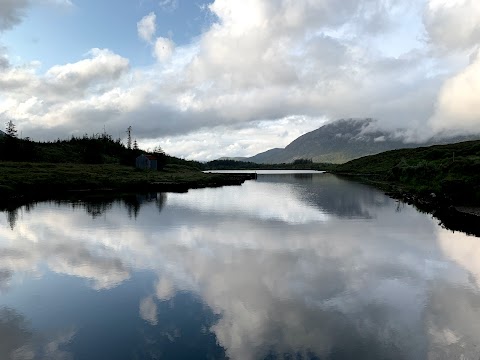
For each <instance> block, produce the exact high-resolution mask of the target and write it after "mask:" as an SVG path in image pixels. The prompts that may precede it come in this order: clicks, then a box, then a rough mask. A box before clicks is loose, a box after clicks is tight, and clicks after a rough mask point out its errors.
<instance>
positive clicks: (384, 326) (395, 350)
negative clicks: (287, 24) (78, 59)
mask: <svg viewBox="0 0 480 360" xmlns="http://www.w3.org/2000/svg"><path fill="white" fill-rule="evenodd" d="M297 180H298V179H297ZM297 180H295V181H294V180H292V179H288V178H287V179H285V178H284V181H283V182H282V180H281V178H278V179H269V180H265V181H259V182H251V183H248V184H246V186H242V187H230V188H222V189H204V190H195V191H191V192H189V193H187V194H168V195H167V197H166V201H165V197H163V200H162V211H161V213H159V212H158V207H157V204H156V203H155V202H148V201H147V202H139V209H137V210H138V212H137V214H138V217H137V218H136V219H135V218H134V217H130V216H129V212H128V211H125V209H127V208H126V207H125V206H124V205H123V204H122V203H118V202H116V203H114V204H112V205H111V206H109V207H105V209H106V210H105V213H104V214H103V216H101V217H98V216H97V217H95V218H94V219H93V220H92V217H91V214H89V213H87V212H82V211H79V209H78V207H77V208H76V209H75V210H74V211H68V210H67V209H68V205H65V204H64V205H61V206H53V205H51V204H39V205H38V206H37V207H36V208H35V210H34V211H32V212H31V213H25V214H23V215H22V216H21V218H19V219H18V220H17V225H16V227H15V228H14V230H13V231H12V230H11V229H10V228H9V227H7V226H2V227H1V228H0V264H1V265H0V268H1V271H0V275H1V274H4V276H0V281H2V279H5V280H3V282H5V284H7V285H5V286H8V284H10V286H12V282H14V279H15V276H16V275H18V274H19V273H41V268H42V266H41V265H42V264H46V265H47V266H48V269H49V271H53V272H56V273H60V274H65V275H70V276H75V277H80V278H84V279H87V280H88V281H89V282H90V284H91V286H92V287H93V288H94V289H97V290H103V291H106V290H108V289H112V288H115V287H117V286H118V285H120V284H122V283H123V282H124V281H125V280H127V279H129V278H131V274H132V273H133V272H138V271H145V270H147V271H149V272H153V273H154V274H156V275H155V276H156V278H157V280H156V281H155V283H152V284H151V286H150V288H149V290H148V291H147V293H146V294H139V296H138V307H137V310H136V311H137V313H138V314H139V316H140V317H141V318H142V319H144V320H145V321H146V322H147V323H148V324H149V325H150V326H155V325H157V326H160V325H161V324H160V322H161V320H160V319H159V317H158V316H159V313H160V309H161V308H162V306H163V305H162V304H165V303H167V302H172V301H174V300H175V298H176V296H177V295H178V294H180V293H191V294H196V296H199V298H200V299H201V300H202V301H203V302H204V303H205V304H206V305H207V306H208V307H209V308H210V309H211V310H212V311H213V312H214V313H216V314H218V315H219V319H218V321H217V322H216V323H215V324H214V325H213V326H211V327H210V330H211V331H212V332H213V333H214V334H215V336H216V338H217V341H218V342H219V344H220V345H221V346H223V347H224V348H225V350H226V353H227V355H228V356H230V357H231V358H233V359H254V358H259V357H265V356H267V355H269V354H283V353H290V354H304V355H305V356H307V355H308V354H309V353H315V354H317V355H319V356H330V357H331V358H338V359H341V358H351V357H353V356H356V357H359V358H361V357H362V356H363V357H368V358H390V359H397V358H398V359H427V358H429V359H439V358H453V357H457V358H458V357H459V356H461V355H464V356H466V355H472V354H473V353H474V351H475V350H474V345H475V344H476V343H478V339H480V327H479V326H477V325H476V323H477V322H475V321H474V319H477V318H479V316H480V313H479V309H480V301H479V299H480V297H479V293H478V286H479V284H480V282H479V277H480V268H478V266H477V265H476V262H475V256H474V254H476V253H480V242H478V241H477V240H478V239H477V238H473V237H468V236H465V235H463V234H458V233H452V232H450V231H447V230H444V229H441V228H439V227H438V226H437V225H436V223H435V222H434V221H433V220H432V219H431V218H430V217H429V216H428V215H424V214H420V213H418V212H417V211H416V210H414V209H413V208H411V207H410V206H406V207H404V208H403V209H402V211H400V212H399V211H398V208H397V204H396V203H395V202H394V201H393V200H391V199H389V198H387V197H385V196H383V195H382V194H381V193H379V192H378V191H376V190H373V189H371V188H368V187H365V186H363V185H359V184H352V183H348V182H345V181H342V180H338V179H336V178H333V177H323V178H316V177H313V178H310V179H308V178H306V179H303V180H302V181H297ZM342 189H343V195H341V194H342ZM165 204H166V206H164V205H165ZM77 206H78V205H77ZM2 225H3V224H2ZM300 225H301V226H300ZM18 286H20V285H18ZM12 291H14V289H12ZM0 300H1V297H0ZM457 304H461V306H458V305H457ZM163 311H165V310H163ZM172 331H174V330H172ZM169 334H170V332H169ZM170 337H171V339H173V341H176V340H175V339H177V338H176V337H175V336H173V335H171V336H170Z"/></svg>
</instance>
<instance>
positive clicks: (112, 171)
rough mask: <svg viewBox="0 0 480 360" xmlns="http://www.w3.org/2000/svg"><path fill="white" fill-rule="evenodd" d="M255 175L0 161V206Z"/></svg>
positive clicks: (208, 184) (234, 181) (211, 184)
mask: <svg viewBox="0 0 480 360" xmlns="http://www.w3.org/2000/svg"><path fill="white" fill-rule="evenodd" d="M2 170H3V171H2ZM255 178H256V175H255V174H253V173H252V174H250V173H246V174H204V173H202V172H201V171H199V170H196V169H192V168H188V167H182V166H167V167H166V168H165V169H164V170H161V171H149V170H146V171H139V170H136V169H134V168H130V167H124V166H118V165H85V164H81V165H78V164H76V165H75V164H32V163H30V164H28V163H27V164H26V163H0V210H2V209H11V208H12V207H15V206H21V205H23V204H27V203H29V202H35V201H42V200H55V199H59V200H60V199H63V198H69V197H72V196H73V197H78V196H81V197H83V196H91V195H102V194H103V195H107V194H108V195H112V194H125V193H130V194H131V193H148V192H177V193H178V192H180V193H181V192H187V191H188V190H190V189H200V188H215V187H222V186H239V185H242V184H243V183H244V182H245V181H247V180H251V179H255Z"/></svg>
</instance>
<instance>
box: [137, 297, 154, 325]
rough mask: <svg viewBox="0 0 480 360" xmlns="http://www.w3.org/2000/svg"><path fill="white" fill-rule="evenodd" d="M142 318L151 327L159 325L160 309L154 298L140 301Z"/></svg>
mask: <svg viewBox="0 0 480 360" xmlns="http://www.w3.org/2000/svg"><path fill="white" fill-rule="evenodd" d="M140 317H141V318H142V319H143V320H145V321H147V322H149V323H150V325H157V324H158V309H157V304H156V303H155V300H154V299H153V297H151V296H149V297H146V298H144V299H143V300H142V301H140Z"/></svg>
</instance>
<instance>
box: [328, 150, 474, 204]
mask: <svg viewBox="0 0 480 360" xmlns="http://www.w3.org/2000/svg"><path fill="white" fill-rule="evenodd" d="M332 172H334V173H337V174H347V175H357V176H363V177H368V178H370V179H373V180H375V181H383V182H385V183H389V184H394V185H398V186H400V187H401V188H402V189H404V190H406V191H409V192H412V193H417V194H420V195H426V194H431V193H435V194H436V195H441V196H445V197H448V198H449V199H450V200H452V201H453V202H455V203H459V204H471V205H478V204H480V141H467V142H461V143H457V144H449V145H436V146H430V147H421V148H415V149H400V150H392V151H387V152H384V153H381V154H377V155H371V156H366V157H363V158H360V159H356V160H352V161H350V162H348V163H346V164H342V165H337V166H335V168H334V169H333V170H332Z"/></svg>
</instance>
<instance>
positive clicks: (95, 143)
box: [0, 123, 245, 202]
mask: <svg viewBox="0 0 480 360" xmlns="http://www.w3.org/2000/svg"><path fill="white" fill-rule="evenodd" d="M130 130H131V129H130ZM15 131H16V129H15V126H14V124H13V123H12V124H10V123H8V124H7V133H6V135H5V136H2V137H0V202H2V201H3V202H5V201H10V200H11V199H12V198H13V197H18V196H19V195H21V196H23V197H29V198H39V197H44V196H47V197H51V196H52V195H55V194H60V193H64V192H66V191H71V190H99V189H109V190H116V191H144V190H145V191H150V190H152V191H170V190H171V191H186V190H187V189H189V188H194V187H205V186H219V185H229V184H239V183H241V182H243V181H244V180H245V177H240V176H228V175H221V174H204V173H202V172H201V171H200V170H203V167H204V166H203V164H201V163H199V162H196V161H187V160H183V159H179V158H176V157H173V156H169V155H166V154H165V153H164V152H163V150H162V149H161V147H160V146H157V147H156V148H155V149H153V151H150V152H148V153H150V154H153V155H155V156H156V157H157V159H158V170H162V171H152V170H139V169H136V168H135V166H134V165H135V159H136V158H137V157H138V156H139V155H140V154H142V153H145V151H143V150H141V149H138V146H135V143H134V146H133V148H128V146H125V145H123V144H122V142H121V141H120V139H117V140H113V139H112V138H111V136H110V135H108V134H100V135H98V134H96V135H92V136H88V135H84V136H83V137H81V138H77V137H72V138H71V139H69V140H60V139H59V140H57V141H53V142H34V141H31V140H29V139H18V138H17V137H16V136H15V135H16V132H15ZM129 135H130V136H129V138H130V140H131V134H129ZM130 146H131V143H130ZM9 199H10V200H9Z"/></svg>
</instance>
